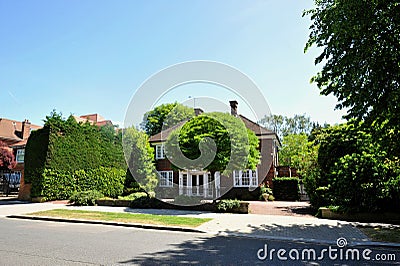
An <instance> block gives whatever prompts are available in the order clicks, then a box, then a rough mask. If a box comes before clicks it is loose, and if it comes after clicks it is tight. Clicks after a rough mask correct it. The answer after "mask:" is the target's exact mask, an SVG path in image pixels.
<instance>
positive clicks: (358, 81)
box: [304, 0, 400, 154]
mask: <svg viewBox="0 0 400 266" xmlns="http://www.w3.org/2000/svg"><path fill="white" fill-rule="evenodd" d="M399 14H400V0H392V1H383V0H316V1H315V8H313V9H311V10H308V11H305V12H304V15H308V16H310V17H311V20H312V25H311V26H310V31H311V32H310V35H309V39H308V42H307V44H306V47H305V51H307V50H308V49H309V48H310V47H311V46H313V45H316V46H317V47H320V48H322V52H321V54H320V55H319V56H318V57H317V58H316V59H315V64H322V65H323V67H322V70H321V71H320V72H319V73H317V74H316V75H315V76H314V77H313V78H312V82H315V83H316V84H317V85H318V87H319V88H320V89H321V94H322V95H329V94H333V95H334V96H336V97H337V99H338V104H337V106H336V107H337V108H338V109H343V108H346V109H347V110H348V111H347V115H346V118H348V119H350V118H357V119H360V120H365V122H366V123H367V124H373V123H374V122H375V124H383V125H384V127H383V130H382V131H381V132H384V131H386V132H388V131H394V132H399V128H400V108H399V101H400V15H399ZM396 139H398V133H397V137H394V138H393V137H390V138H388V140H389V141H391V142H392V143H391V145H397V147H398V146H399V145H398V141H397V143H396ZM397 153H398V154H399V153H400V152H399V149H397Z"/></svg>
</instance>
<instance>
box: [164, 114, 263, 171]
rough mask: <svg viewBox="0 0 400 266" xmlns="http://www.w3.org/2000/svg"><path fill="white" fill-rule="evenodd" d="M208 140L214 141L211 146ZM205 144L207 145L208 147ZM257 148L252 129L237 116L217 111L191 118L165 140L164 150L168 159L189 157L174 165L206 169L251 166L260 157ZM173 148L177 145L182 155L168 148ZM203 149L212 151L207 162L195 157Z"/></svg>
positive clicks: (230, 169) (200, 153) (229, 169)
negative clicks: (180, 163) (209, 161)
mask: <svg viewBox="0 0 400 266" xmlns="http://www.w3.org/2000/svg"><path fill="white" fill-rule="evenodd" d="M207 138H209V139H208V140H207ZM210 140H213V141H214V143H215V146H213V145H211V143H208V142H209V141H210ZM202 141H205V142H204V143H203V145H204V149H203V152H202V151H201V142H202ZM207 145H209V146H208V148H207ZM199 147H200V148H199ZM257 148H258V139H257V137H256V136H255V134H254V132H252V131H250V130H248V129H247V128H246V127H245V126H244V124H243V122H242V121H241V120H240V119H239V118H237V117H234V116H232V115H230V114H226V113H218V112H215V113H207V114H202V115H199V116H196V117H194V118H192V119H191V120H190V121H188V122H187V123H185V124H184V125H183V126H182V127H181V128H178V129H176V130H175V131H174V132H172V133H171V134H170V136H169V138H168V140H167V143H166V153H167V156H168V158H169V159H171V161H172V162H173V161H175V162H176V161H177V160H179V159H180V158H179V157H180V156H184V157H185V158H187V159H189V160H186V159H185V158H184V159H185V160H181V161H182V162H183V164H184V166H181V165H176V166H177V167H178V168H183V169H206V170H209V171H224V170H227V171H232V170H238V169H246V168H250V169H255V167H256V165H257V164H258V163H259V159H260V152H259V151H258V149H257ZM176 149H180V151H181V152H182V155H181V154H178V153H175V152H171V151H175V150H176ZM203 153H213V154H215V157H214V159H213V158H211V159H212V162H211V163H205V161H202V160H200V161H198V160H196V159H198V158H200V156H201V155H203V156H204V154H203ZM207 158H208V157H207ZM175 159H176V160H175ZM190 160H192V161H190ZM178 164H179V163H178Z"/></svg>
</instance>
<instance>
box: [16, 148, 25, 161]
mask: <svg viewBox="0 0 400 266" xmlns="http://www.w3.org/2000/svg"><path fill="white" fill-rule="evenodd" d="M20 157H22V158H20ZM24 158H25V149H18V150H17V154H16V156H15V160H16V161H17V163H23V162H24Z"/></svg>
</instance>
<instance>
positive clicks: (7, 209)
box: [0, 201, 370, 245]
mask: <svg viewBox="0 0 400 266" xmlns="http://www.w3.org/2000/svg"><path fill="white" fill-rule="evenodd" d="M59 208H63V209H64V208H66V209H79V210H90V211H105V212H131V213H148V214H159V215H177V216H190V217H199V218H212V219H213V220H211V221H209V222H207V223H204V224H203V225H201V226H199V227H197V228H196V229H197V230H200V231H202V232H205V233H208V234H212V235H219V236H242V237H253V238H262V239H275V240H276V239H278V240H292V241H304V242H313V243H329V244H335V243H336V240H337V239H338V238H339V237H344V238H346V240H347V241H348V243H349V244H350V245H351V244H352V245H362V244H368V243H369V241H370V240H369V239H368V238H367V236H366V235H364V234H363V233H362V232H361V231H360V230H359V229H357V228H356V227H354V226H352V225H351V224H350V223H348V222H344V221H336V220H326V219H318V218H315V217H309V216H304V217H302V216H282V215H262V214H228V213H211V212H198V211H181V210H159V209H157V210H156V209H130V208H125V207H105V206H82V207H78V206H67V205H66V204H60V203H58V204H57V203H52V202H48V203H23V202H18V201H15V202H10V204H7V205H0V217H7V216H10V215H24V214H27V213H32V212H37V211H44V210H51V209H59ZM146 228H151V226H149V227H146Z"/></svg>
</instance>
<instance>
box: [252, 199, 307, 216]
mask: <svg viewBox="0 0 400 266" xmlns="http://www.w3.org/2000/svg"><path fill="white" fill-rule="evenodd" d="M249 212H250V213H251V214H269V215H280V216H282V215H283V216H287V215H289V216H302V217H304V216H308V217H313V216H314V215H313V211H312V210H311V206H310V203H308V202H305V201H296V202H292V201H249Z"/></svg>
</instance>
